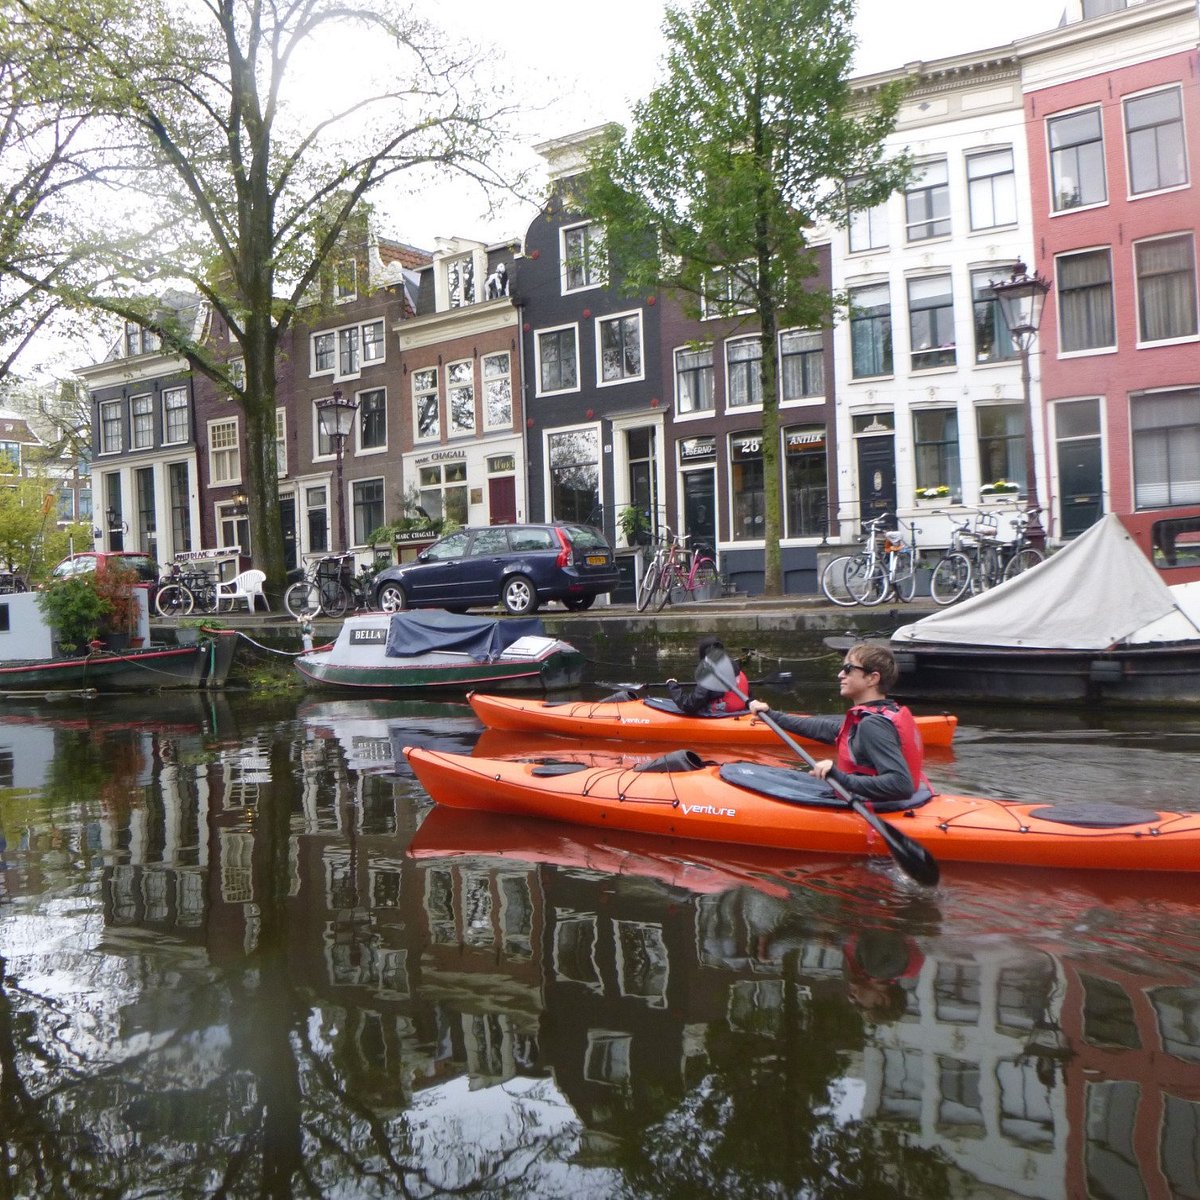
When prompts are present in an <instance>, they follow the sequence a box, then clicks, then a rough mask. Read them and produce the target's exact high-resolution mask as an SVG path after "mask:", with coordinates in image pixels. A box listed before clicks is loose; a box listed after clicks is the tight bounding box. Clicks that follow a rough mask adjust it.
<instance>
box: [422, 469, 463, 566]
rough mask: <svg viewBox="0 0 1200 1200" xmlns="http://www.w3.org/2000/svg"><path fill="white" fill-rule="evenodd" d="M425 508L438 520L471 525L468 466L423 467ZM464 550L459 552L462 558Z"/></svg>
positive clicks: (423, 503)
mask: <svg viewBox="0 0 1200 1200" xmlns="http://www.w3.org/2000/svg"><path fill="white" fill-rule="evenodd" d="M419 486H420V490H421V507H422V508H423V509H424V510H425V511H426V512H427V513H428V514H429V515H430V516H431V517H433V518H434V519H435V520H436V519H438V518H441V519H443V520H446V521H456V522H457V523H458V524H459V525H465V524H466V523H467V464H466V463H465V462H448V463H435V464H433V465H431V466H427V467H422V468H421V471H420V476H419ZM465 546H466V541H465V535H464V541H463V547H462V548H460V549H459V550H458V551H457V554H461V553H462V552H463V549H465Z"/></svg>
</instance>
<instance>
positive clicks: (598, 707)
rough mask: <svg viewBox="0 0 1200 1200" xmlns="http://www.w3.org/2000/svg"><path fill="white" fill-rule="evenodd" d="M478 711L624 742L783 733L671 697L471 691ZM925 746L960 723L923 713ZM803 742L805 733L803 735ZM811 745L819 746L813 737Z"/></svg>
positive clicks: (753, 741) (517, 727)
mask: <svg viewBox="0 0 1200 1200" xmlns="http://www.w3.org/2000/svg"><path fill="white" fill-rule="evenodd" d="M467 700H468V701H469V702H470V705H471V707H472V708H473V709H474V710H475V715H476V716H477V717H478V718H479V719H480V720H481V721H482V722H483V723H484V724H485V725H486V726H488V728H489V729H507V730H513V731H523V732H530V733H556V734H561V735H563V736H564V737H584V738H620V739H622V740H624V741H630V740H633V741H639V742H669V743H671V744H672V745H675V746H722V747H728V748H730V749H736V748H737V747H739V746H769V747H772V748H778V747H779V746H780V744H781V743H780V741H779V737H778V735H777V734H775V733H774V732H773V731H772V730H771V728H770V726H768V725H766V724H765V723H764V722H762V721H760V720H759V719H758V718H757V717H755V716H753V715H752V714H751V713H728V714H725V715H723V716H717V717H689V716H686V715H685V714H683V713H681V712H680V711H679V709H678V708H676V707H675V705H674V704H672V703H671V701H669V700H656V699H646V700H622V701H603V700H599V701H588V700H578V701H567V702H558V701H549V702H547V701H544V700H533V699H527V698H522V697H515V696H480V695H475V694H471V695H468V696H467ZM916 720H917V728H918V729H919V730H920V731H921V740H922V741H923V742H924V743H925V745H926V746H948V745H950V743H951V741H952V740H953V738H954V731H955V729H956V728H957V727H958V718H957V717H955V716H953V715H952V714H950V713H938V714H936V715H934V716H918V717H917V719H916ZM800 740H801V741H804V739H803V738H801V739H800ZM808 744H809V745H819V744H820V743H817V742H809V743H808Z"/></svg>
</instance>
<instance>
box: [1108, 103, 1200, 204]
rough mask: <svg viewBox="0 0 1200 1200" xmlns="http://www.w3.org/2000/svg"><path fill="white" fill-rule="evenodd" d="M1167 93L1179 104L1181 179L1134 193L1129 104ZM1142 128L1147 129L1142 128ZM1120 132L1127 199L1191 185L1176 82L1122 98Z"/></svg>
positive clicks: (1158, 126) (1190, 172)
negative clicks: (1123, 148) (1181, 147)
mask: <svg viewBox="0 0 1200 1200" xmlns="http://www.w3.org/2000/svg"><path fill="white" fill-rule="evenodd" d="M1167 92H1174V93H1175V98H1176V100H1177V102H1178V104H1179V133H1180V139H1181V141H1182V142H1183V179H1182V180H1181V181H1180V182H1179V183H1168V184H1165V185H1163V186H1160V187H1156V188H1147V189H1146V190H1145V191H1140V192H1139V191H1135V190H1134V186H1133V160H1132V158H1131V156H1130V153H1129V104H1130V102H1131V101H1137V100H1145V99H1147V98H1148V97H1150V96H1160V95H1164V94H1166V93H1167ZM1163 124H1164V122H1160V123H1159V124H1158V125H1157V126H1155V127H1154V128H1161V127H1162V125H1163ZM1143 128H1149V127H1148V126H1143ZM1121 132H1122V136H1123V139H1124V143H1125V185H1126V188H1127V193H1128V195H1127V198H1128V199H1130V200H1133V199H1135V198H1137V199H1140V198H1141V197H1143V196H1157V195H1160V194H1162V193H1163V192H1174V191H1178V190H1179V189H1180V188H1185V187H1187V186H1188V185H1189V184H1190V183H1191V178H1192V171H1191V165H1192V164H1191V161H1190V160H1189V158H1188V140H1187V121H1186V117H1185V115H1184V111H1183V88H1182V86H1181V85H1180V84H1179V83H1178V82H1176V83H1170V84H1167V85H1165V86H1158V87H1152V88H1145V89H1144V90H1142V91H1140V92H1132V93H1130V94H1129V95H1128V96H1122V97H1121Z"/></svg>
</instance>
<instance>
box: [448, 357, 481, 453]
mask: <svg viewBox="0 0 1200 1200" xmlns="http://www.w3.org/2000/svg"><path fill="white" fill-rule="evenodd" d="M446 407H447V410H448V412H449V414H450V436H451V437H453V436H454V435H455V434H458V433H474V432H475V363H474V362H473V361H472V360H471V359H469V358H468V359H465V360H464V361H463V362H454V363H448V364H447V366H446Z"/></svg>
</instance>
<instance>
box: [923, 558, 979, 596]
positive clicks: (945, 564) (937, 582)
mask: <svg viewBox="0 0 1200 1200" xmlns="http://www.w3.org/2000/svg"><path fill="white" fill-rule="evenodd" d="M970 587H971V560H970V559H969V558H968V557H967V556H966V555H965V554H959V553H958V552H957V551H955V552H954V553H953V554H947V555H945V556H944V557H943V558H940V559H939V560H938V562H937V565H936V566H935V567H934V568H933V575H932V576H931V578H930V580H929V594H930V596H932V597H933V602H934V604H941V605H946V604H953V603H954V602H955V600H960V599H962V597H963V596H965V595H966V594H967V592H968V590H969V589H970Z"/></svg>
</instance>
